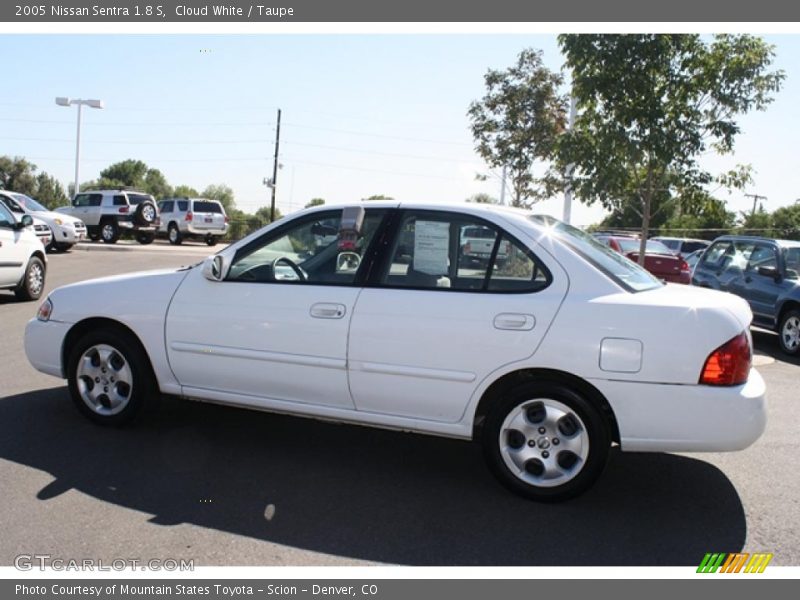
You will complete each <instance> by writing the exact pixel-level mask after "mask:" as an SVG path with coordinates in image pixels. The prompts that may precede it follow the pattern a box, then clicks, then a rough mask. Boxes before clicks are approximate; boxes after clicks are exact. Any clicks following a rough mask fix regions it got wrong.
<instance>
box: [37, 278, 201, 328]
mask: <svg viewBox="0 0 800 600" xmlns="http://www.w3.org/2000/svg"><path fill="white" fill-rule="evenodd" d="M189 270H190V269H187V268H180V269H160V270H157V271H144V272H137V273H126V274H124V275H114V276H111V277H102V278H99V279H90V280H88V281H81V282H79V283H72V284H69V285H65V286H62V287H60V288H57V289H56V290H54V291H52V292H51V293H50V299H51V300H52V302H53V319H54V320H57V321H63V322H66V323H76V322H78V321H80V320H82V319H86V318H90V317H100V318H108V319H114V320H116V321H120V322H122V323H130V322H133V321H135V320H137V319H142V318H155V317H159V318H160V317H163V315H164V314H166V311H167V307H168V306H169V303H170V301H171V300H172V296H173V294H174V293H175V290H177V289H178V286H179V285H180V284H181V281H183V278H184V277H185V276H186V273H188V272H189Z"/></svg>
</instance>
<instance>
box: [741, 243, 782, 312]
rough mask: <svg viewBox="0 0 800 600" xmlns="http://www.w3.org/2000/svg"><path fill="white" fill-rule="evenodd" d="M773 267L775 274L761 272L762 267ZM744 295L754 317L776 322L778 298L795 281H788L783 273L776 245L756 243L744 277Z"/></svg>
mask: <svg viewBox="0 0 800 600" xmlns="http://www.w3.org/2000/svg"><path fill="white" fill-rule="evenodd" d="M762 267H763V268H766V269H773V270H774V271H773V272H774V273H775V275H769V274H764V273H760V272H759V269H760V268H762ZM744 281H745V283H744V296H745V299H746V300H747V301H748V302H749V303H750V308H751V309H752V311H753V319H754V320H755V321H757V322H761V323H768V324H770V325H772V324H774V323H775V319H776V317H777V313H778V306H777V305H778V298H779V297H780V296H781V295H782V294H783V293H784V290H786V289H787V288H788V287H790V286H793V285H794V282H791V281H786V279H785V278H784V277H783V275H782V274H781V265H780V264H779V262H778V254H777V252H776V249H775V247H773V246H771V245H769V244H760V243H757V244H755V247H754V248H753V252H752V253H751V254H750V258H749V260H748V261H747V270H746V272H745V277H744Z"/></svg>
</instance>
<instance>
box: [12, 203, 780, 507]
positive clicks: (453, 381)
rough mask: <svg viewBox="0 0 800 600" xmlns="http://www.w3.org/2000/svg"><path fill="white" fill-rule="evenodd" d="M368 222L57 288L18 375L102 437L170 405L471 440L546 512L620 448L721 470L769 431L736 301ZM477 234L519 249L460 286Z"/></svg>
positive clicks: (423, 227)
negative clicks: (64, 402) (728, 453)
mask: <svg viewBox="0 0 800 600" xmlns="http://www.w3.org/2000/svg"><path fill="white" fill-rule="evenodd" d="M365 204H366V206H365V205H364V204H359V205H356V206H348V207H345V208H344V209H334V208H331V207H325V206H323V207H318V208H313V209H309V210H305V211H301V212H298V213H295V214H293V215H292V216H290V217H286V218H283V219H281V220H280V221H277V222H275V223H273V224H271V225H269V226H268V227H266V228H263V229H261V230H259V231H257V232H255V233H253V234H251V235H249V236H248V237H246V238H244V239H242V240H241V241H239V242H236V243H234V244H232V245H231V246H229V247H227V248H226V249H224V250H222V251H220V252H219V253H217V254H216V255H214V256H211V257H209V258H207V259H206V260H205V261H204V262H202V263H201V264H199V265H194V266H191V267H183V268H179V269H174V270H161V271H154V272H150V273H138V274H126V275H122V276H115V277H113V278H106V279H98V280H94V281H87V282H83V283H78V284H73V285H68V286H65V287H61V288H58V289H57V290H55V291H53V292H51V293H50V295H49V296H48V298H47V299H46V300H45V302H44V303H43V304H42V306H41V308H40V311H39V313H38V316H37V317H36V318H34V319H32V320H31V321H30V322H29V323H28V326H27V329H26V333H25V350H26V353H27V356H28V359H29V360H30V362H31V364H33V365H34V367H35V368H37V369H39V370H40V371H43V372H45V373H48V374H51V375H54V376H56V377H60V378H65V379H67V381H68V387H69V394H70V396H71V397H72V400H73V401H74V403H75V405H76V407H77V408H78V409H79V410H80V411H81V412H82V413H83V414H84V415H85V416H86V417H87V418H89V419H91V420H92V421H95V422H97V423H100V424H105V425H120V424H122V423H126V422H130V421H132V420H133V419H134V418H135V417H137V415H140V414H142V413H143V411H145V410H146V409H147V407H148V405H150V404H151V403H153V402H154V401H156V400H157V398H158V396H159V393H163V394H173V395H177V396H182V397H185V398H190V399H196V400H203V401H210V402H218V403H223V404H229V405H237V406H242V407H250V408H255V409H260V410H272V411H278V412H287V413H293V414H297V415H305V416H310V417H315V418H324V419H328V420H333V421H340V422H352V423H361V424H364V425H372V426H377V427H387V428H392V429H398V430H407V431H416V432H422V433H427V434H433V435H443V436H449V437H455V438H461V439H475V440H479V441H480V443H481V444H482V445H483V452H484V456H485V458H486V461H487V464H488V465H489V468H490V469H491V470H492V472H493V473H494V474H495V476H496V477H497V478H498V480H499V481H500V482H502V483H503V484H504V485H506V486H507V487H508V488H509V489H511V490H513V491H514V492H516V493H519V494H521V495H523V496H525V497H528V498H532V499H535V500H543V501H555V500H562V499H565V498H569V497H572V496H575V495H577V494H579V493H581V492H582V491H584V490H586V489H587V488H588V487H589V486H590V485H592V483H593V482H594V481H595V480H596V479H597V477H599V476H600V474H601V472H602V471H603V468H604V465H605V463H606V460H607V458H608V454H609V450H610V448H611V445H612V443H613V442H616V443H618V444H620V447H621V450H622V451H675V452H684V451H686V452H690V451H714V452H716V451H722V450H739V449H742V448H745V447H747V446H748V445H750V444H751V443H752V442H753V441H755V440H756V439H757V438H758V437H759V436H760V435H761V433H762V431H763V430H764V426H765V423H766V410H765V401H764V394H765V388H764V382H763V380H762V378H761V377H760V375H759V374H758V372H757V371H756V370H755V369H752V368H751V352H752V348H751V341H750V338H749V336H748V332H747V328H748V326H749V324H750V320H751V318H752V313H751V311H750V309H749V308H748V306H747V303H746V302H745V301H744V300H742V299H741V298H737V297H735V296H732V295H730V294H721V293H718V292H714V291H711V290H704V289H700V288H695V287H681V288H680V289H679V288H678V286H672V285H664V284H663V283H662V282H661V281H659V280H658V279H657V278H656V277H654V276H653V275H651V274H650V273H648V272H647V271H645V270H644V269H642V268H640V267H639V266H638V265H636V264H635V263H633V262H631V261H629V260H627V259H626V258H624V257H623V256H621V255H620V254H618V253H616V252H614V251H612V250H610V249H609V248H607V247H606V246H604V245H602V244H600V243H598V242H597V241H596V240H594V239H593V238H592V237H591V236H589V235H587V234H585V233H583V232H581V231H580V230H578V229H575V228H573V227H570V226H569V225H566V224H564V223H561V222H559V221H556V220H554V219H551V218H548V217H536V216H532V215H531V214H530V213H529V212H527V211H517V210H513V209H507V208H501V207H487V206H481V205H467V204H464V205H461V206H456V205H452V206H446V205H421V204H414V205H405V204H398V203H396V202H391V203H389V202H380V201H376V202H369V203H365ZM472 227H485V228H488V229H490V230H492V231H493V232H494V234H495V235H496V236H497V238H498V239H499V240H500V242H501V243H508V244H509V246H510V252H509V254H508V258H507V260H506V261H505V262H504V263H503V265H498V264H495V262H496V261H494V260H490V261H489V262H488V263H487V264H486V265H484V266H482V267H481V268H476V267H475V266H474V265H472V266H470V267H468V268H465V267H463V266H462V263H463V262H464V261H463V260H462V259H463V254H462V252H463V249H462V247H461V244H460V243H459V242H460V240H461V236H462V233H463V232H464V231H465V230H466V229H468V228H472ZM331 230H335V231H337V232H338V241H337V242H335V243H330V244H328V245H327V246H320V245H317V244H316V242H315V235H318V234H317V233H315V232H325V231H331ZM401 244H402V245H403V246H404V247H405V248H404V249H403V250H402V251H401V248H400V246H401ZM403 253H405V254H403ZM676 348H680V349H681V351H680V352H675V349H676ZM443 475H444V473H443Z"/></svg>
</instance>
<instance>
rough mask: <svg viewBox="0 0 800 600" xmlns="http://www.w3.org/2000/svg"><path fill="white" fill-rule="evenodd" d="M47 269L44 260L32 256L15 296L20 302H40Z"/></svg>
mask: <svg viewBox="0 0 800 600" xmlns="http://www.w3.org/2000/svg"><path fill="white" fill-rule="evenodd" d="M45 274H46V271H45V267H44V263H43V262H42V260H41V259H40V258H39V257H37V256H31V258H30V260H28V266H27V267H25V274H24V275H23V276H22V281H20V283H19V286H18V287H17V289H15V290H14V295H15V296H16V297H17V299H19V300H38V299H39V297H40V296H41V295H42V292H43V291H44V281H45Z"/></svg>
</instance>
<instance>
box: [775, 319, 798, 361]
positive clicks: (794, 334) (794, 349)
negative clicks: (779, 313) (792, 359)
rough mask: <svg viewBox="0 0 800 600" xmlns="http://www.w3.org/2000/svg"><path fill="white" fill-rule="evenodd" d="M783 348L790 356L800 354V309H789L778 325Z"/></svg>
mask: <svg viewBox="0 0 800 600" xmlns="http://www.w3.org/2000/svg"><path fill="white" fill-rule="evenodd" d="M778 339H779V340H780V344H781V350H783V351H784V352H785V353H786V354H788V355H790V356H797V355H798V354H800V310H797V309H793V310H788V311H786V313H785V314H784V315H783V317H782V318H781V323H780V325H779V326H778Z"/></svg>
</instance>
